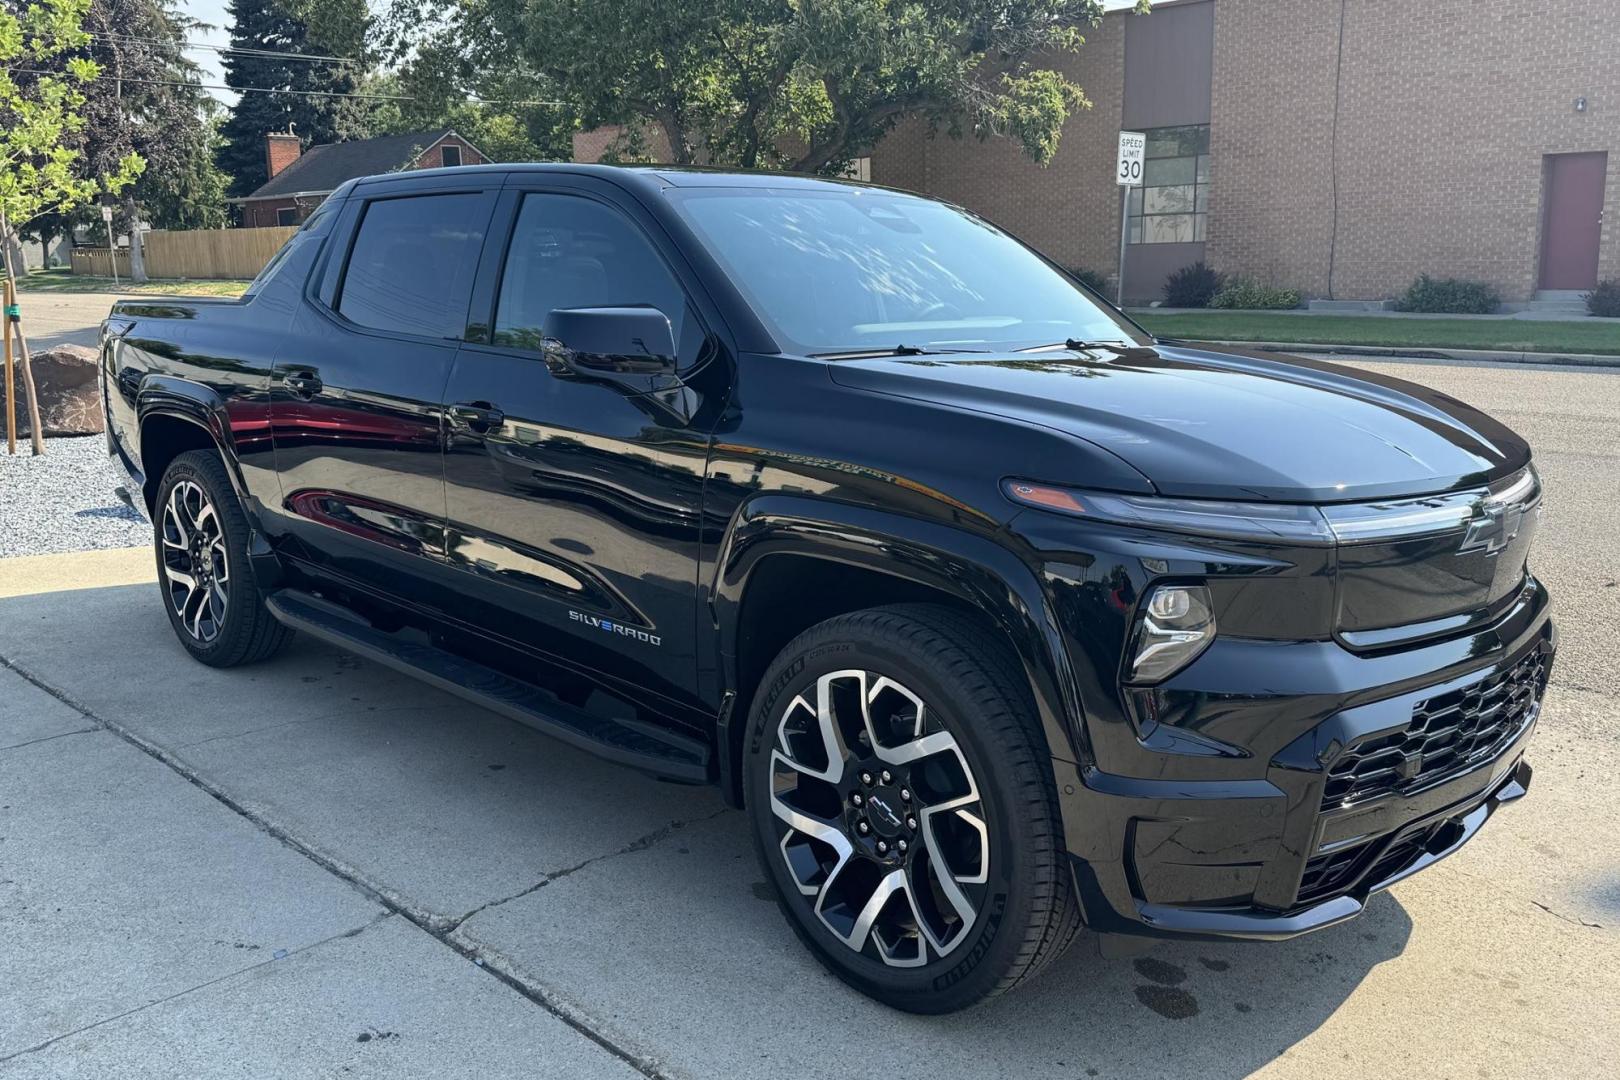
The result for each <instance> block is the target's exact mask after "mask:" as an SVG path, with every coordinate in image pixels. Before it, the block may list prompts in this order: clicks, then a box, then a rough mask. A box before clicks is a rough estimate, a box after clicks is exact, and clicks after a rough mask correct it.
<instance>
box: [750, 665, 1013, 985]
mask: <svg viewBox="0 0 1620 1080" xmlns="http://www.w3.org/2000/svg"><path fill="white" fill-rule="evenodd" d="M771 810H772V812H773V814H774V815H775V818H776V824H777V832H778V834H779V838H778V844H777V847H778V849H779V851H780V852H781V856H782V859H783V860H784V862H785V864H786V866H787V871H788V874H789V876H790V877H791V878H792V880H793V882H794V883H795V884H796V885H797V886H798V889H799V892H800V893H801V894H802V895H803V896H804V897H805V898H806V899H807V900H809V902H810V903H811V905H812V907H813V910H814V912H815V915H816V918H817V919H819V920H820V922H821V924H822V925H823V926H825V927H826V928H827V930H828V931H830V932H831V933H832V934H833V936H834V937H836V938H837V939H838V940H839V941H841V942H843V944H844V945H846V946H847V947H849V948H850V949H852V950H854V951H855V952H857V953H861V954H863V955H865V956H868V957H873V958H876V959H878V960H881V961H882V962H883V963H884V964H887V965H889V966H891V967H921V966H922V965H924V964H927V963H928V962H929V961H930V960H931V959H935V958H937V957H942V956H945V955H947V954H949V953H950V952H952V951H953V950H954V949H956V948H957V947H958V946H959V945H961V944H962V942H963V941H965V940H967V938H968V936H969V932H970V931H971V930H972V929H973V926H974V923H975V921H976V919H977V917H978V911H979V908H980V905H981V903H982V901H983V899H984V894H985V892H986V891H987V889H986V884H987V882H988V880H989V870H990V834H989V830H988V828H987V827H986V824H985V810H984V806H983V804H982V802H981V799H980V794H979V788H978V784H977V782H976V781H975V779H974V776H973V771H972V769H971V768H970V767H969V766H968V762H967V758H966V756H965V755H964V754H963V753H962V750H961V747H960V746H959V745H958V744H957V741H956V737H955V736H954V735H953V734H951V732H950V731H949V730H947V729H946V728H945V727H944V725H943V724H941V723H940V722H939V720H938V718H937V717H936V716H934V715H933V714H932V713H931V711H930V710H929V709H928V708H927V706H926V705H925V704H924V703H923V700H922V698H920V697H919V696H918V695H917V694H916V693H914V692H912V691H911V690H909V689H907V688H906V687H904V686H902V685H901V684H900V683H898V682H896V681H895V680H893V679H891V678H889V677H887V676H884V675H880V674H877V673H874V672H868V671H861V670H845V671H834V672H830V673H828V674H825V675H822V676H821V677H820V678H818V679H817V680H816V684H815V687H814V688H813V690H812V689H811V688H806V690H805V691H804V692H802V693H800V694H797V695H795V696H794V697H793V698H792V699H791V700H790V701H789V702H788V705H787V707H786V708H785V709H784V711H783V713H782V716H781V719H780V721H779V722H778V724H777V728H776V741H775V746H774V748H773V750H772V753H771Z"/></svg>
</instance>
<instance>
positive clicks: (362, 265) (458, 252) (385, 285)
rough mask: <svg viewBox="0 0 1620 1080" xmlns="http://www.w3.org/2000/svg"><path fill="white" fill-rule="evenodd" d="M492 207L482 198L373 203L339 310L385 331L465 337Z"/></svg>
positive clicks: (430, 197) (445, 197) (357, 321)
mask: <svg viewBox="0 0 1620 1080" xmlns="http://www.w3.org/2000/svg"><path fill="white" fill-rule="evenodd" d="M489 206H490V204H489V200H488V198H487V197H486V196H484V195H482V194H476V193H469V194H446V195H413V196H407V197H404V198H397V199H378V200H376V201H374V202H372V203H371V204H370V205H369V206H367V207H366V211H365V216H364V217H363V218H361V220H360V228H359V231H358V232H357V233H356V235H355V238H354V246H353V248H352V249H351V250H350V252H349V262H348V265H347V266H346V267H345V268H344V271H343V281H342V284H341V286H340V287H339V291H338V301H337V310H338V311H339V312H340V313H341V314H342V315H343V317H344V318H346V319H348V320H349V321H350V322H353V323H355V324H357V325H359V326H365V327H371V328H373V329H377V330H391V331H395V332H398V333H405V334H418V335H421V336H422V337H432V338H458V337H460V336H461V335H462V332H463V330H464V329H465V327H466V321H467V302H468V296H469V294H470V292H471V289H472V279H473V271H474V270H475V269H476V267H477V264H478V255H479V252H480V251H481V250H482V249H483V245H484V228H485V226H486V225H487V224H488V220H489Z"/></svg>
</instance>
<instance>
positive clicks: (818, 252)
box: [670, 187, 1137, 352]
mask: <svg viewBox="0 0 1620 1080" xmlns="http://www.w3.org/2000/svg"><path fill="white" fill-rule="evenodd" d="M670 197H671V198H673V199H675V200H676V205H677V206H678V207H679V208H680V209H681V211H682V212H683V213H684V215H685V216H686V218H687V220H688V221H690V222H691V224H692V226H693V228H694V229H695V230H696V231H697V233H698V234H699V235H700V236H701V237H703V239H704V240H706V241H707V243H708V246H709V249H710V250H711V251H712V252H713V253H714V255H715V257H716V258H717V259H719V261H720V263H721V264H722V265H723V266H725V268H726V269H727V270H728V271H729V272H730V275H731V279H732V281H733V282H734V283H735V284H736V286H737V288H738V289H739V290H741V291H742V293H743V295H744V296H745V297H747V298H748V300H749V302H750V304H751V305H752V306H753V308H754V311H755V313H756V314H758V315H759V317H760V320H761V321H762V322H764V323H765V325H766V326H767V327H769V328H770V329H771V331H772V335H773V336H774V337H775V338H776V339H777V341H778V343H779V344H780V345H781V346H782V347H783V348H785V349H789V350H796V351H799V352H842V351H845V350H857V349H870V348H893V347H894V346H896V345H912V346H917V347H919V348H930V349H937V350H940V351H948V350H951V349H953V348H954V349H961V350H963V351H972V350H974V349H980V350H984V349H993V348H997V347H1016V346H1032V345H1044V344H1047V343H1050V342H1054V341H1063V340H1064V339H1066V338H1082V339H1086V340H1105V341H1121V340H1134V338H1135V337H1136V335H1137V331H1135V330H1134V329H1132V328H1131V327H1130V326H1129V324H1128V323H1124V322H1122V321H1120V320H1117V319H1116V318H1115V317H1114V316H1113V315H1112V314H1111V313H1110V312H1109V311H1108V310H1107V309H1105V308H1103V307H1101V306H1100V305H1098V304H1097V303H1095V302H1094V301H1093V300H1092V299H1091V298H1090V297H1089V295H1088V294H1087V293H1086V292H1085V291H1084V290H1082V289H1081V288H1080V287H1079V286H1077V285H1075V284H1074V283H1073V282H1071V281H1069V280H1068V279H1067V278H1065V277H1064V276H1063V275H1062V274H1060V273H1058V272H1057V271H1056V270H1054V269H1053V268H1052V267H1051V266H1049V265H1048V264H1047V263H1046V262H1044V261H1043V260H1042V259H1041V258H1040V257H1039V256H1037V255H1036V254H1035V253H1034V252H1032V251H1030V250H1029V249H1028V248H1026V247H1025V246H1024V245H1022V244H1020V243H1019V242H1018V241H1017V240H1014V239H1013V238H1012V237H1010V236H1008V235H1007V234H1006V233H1003V232H1002V231H1001V230H999V229H997V228H995V227H994V226H993V225H991V224H989V223H988V222H986V221H984V220H983V219H981V218H977V217H974V216H973V215H971V214H967V213H964V212H962V211H960V210H956V209H954V208H952V207H950V206H946V205H945V204H943V203H937V202H933V201H931V200H928V199H920V198H916V197H913V196H907V195H899V194H895V193H892V192H886V191H881V190H875V189H872V188H859V187H847V188H830V189H821V190H805V189H791V188H779V189H775V190H772V189H752V190H750V189H741V190H739V189H735V188H726V189H722V188H711V189H707V190H705V189H701V188H688V189H686V190H684V191H674V192H671V193H670Z"/></svg>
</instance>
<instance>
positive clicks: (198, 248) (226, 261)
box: [70, 225, 298, 279]
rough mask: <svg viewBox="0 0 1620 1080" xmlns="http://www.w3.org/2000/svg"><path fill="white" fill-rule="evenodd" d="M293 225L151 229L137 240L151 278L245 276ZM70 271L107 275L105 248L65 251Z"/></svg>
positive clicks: (123, 255)
mask: <svg viewBox="0 0 1620 1080" xmlns="http://www.w3.org/2000/svg"><path fill="white" fill-rule="evenodd" d="M297 231H298V227H297V226H296V225H278V226H274V227H272V228H266V229H195V230H189V231H186V232H165V231H162V230H154V231H152V232H149V233H146V234H145V235H144V236H143V237H142V240H144V241H145V243H144V244H143V246H142V253H143V254H144V255H145V256H146V276H147V277H151V278H216V279H217V278H251V277H253V276H255V275H256V274H258V272H259V271H260V270H262V269H264V264H265V263H267V262H269V261H270V257H271V256H273V255H274V254H275V253H276V252H277V251H279V250H281V245H282V244H284V243H286V241H287V238H288V237H289V236H291V235H292V234H293V233H295V232H297ZM70 265H71V266H72V269H73V272H74V273H75V274H95V275H97V276H98V277H111V276H112V270H111V267H110V265H109V262H108V258H107V249H106V248H75V249H74V251H73V254H72V255H71V256H70ZM128 275H129V252H128V250H127V249H120V250H119V252H118V276H119V277H121V278H122V277H127V276H128Z"/></svg>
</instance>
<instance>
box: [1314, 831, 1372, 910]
mask: <svg viewBox="0 0 1620 1080" xmlns="http://www.w3.org/2000/svg"><path fill="white" fill-rule="evenodd" d="M1371 847H1372V845H1371V844H1370V843H1367V844H1357V845H1355V846H1354V847H1348V848H1344V849H1342V850H1340V851H1335V852H1333V853H1332V854H1329V855H1318V856H1316V857H1315V858H1313V859H1312V860H1311V861H1310V862H1308V863H1306V864H1305V876H1304V877H1302V878H1300V879H1299V897H1298V901H1299V903H1301V904H1310V903H1314V902H1316V901H1317V900H1324V899H1326V898H1327V897H1330V896H1337V895H1339V894H1340V893H1342V892H1344V891H1345V890H1346V889H1348V888H1349V887H1350V886H1351V885H1353V884H1355V882H1356V879H1357V878H1358V877H1360V876H1361V875H1360V873H1359V871H1360V869H1361V867H1362V864H1363V863H1364V862H1366V856H1367V853H1368V849H1369V848H1371Z"/></svg>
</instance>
